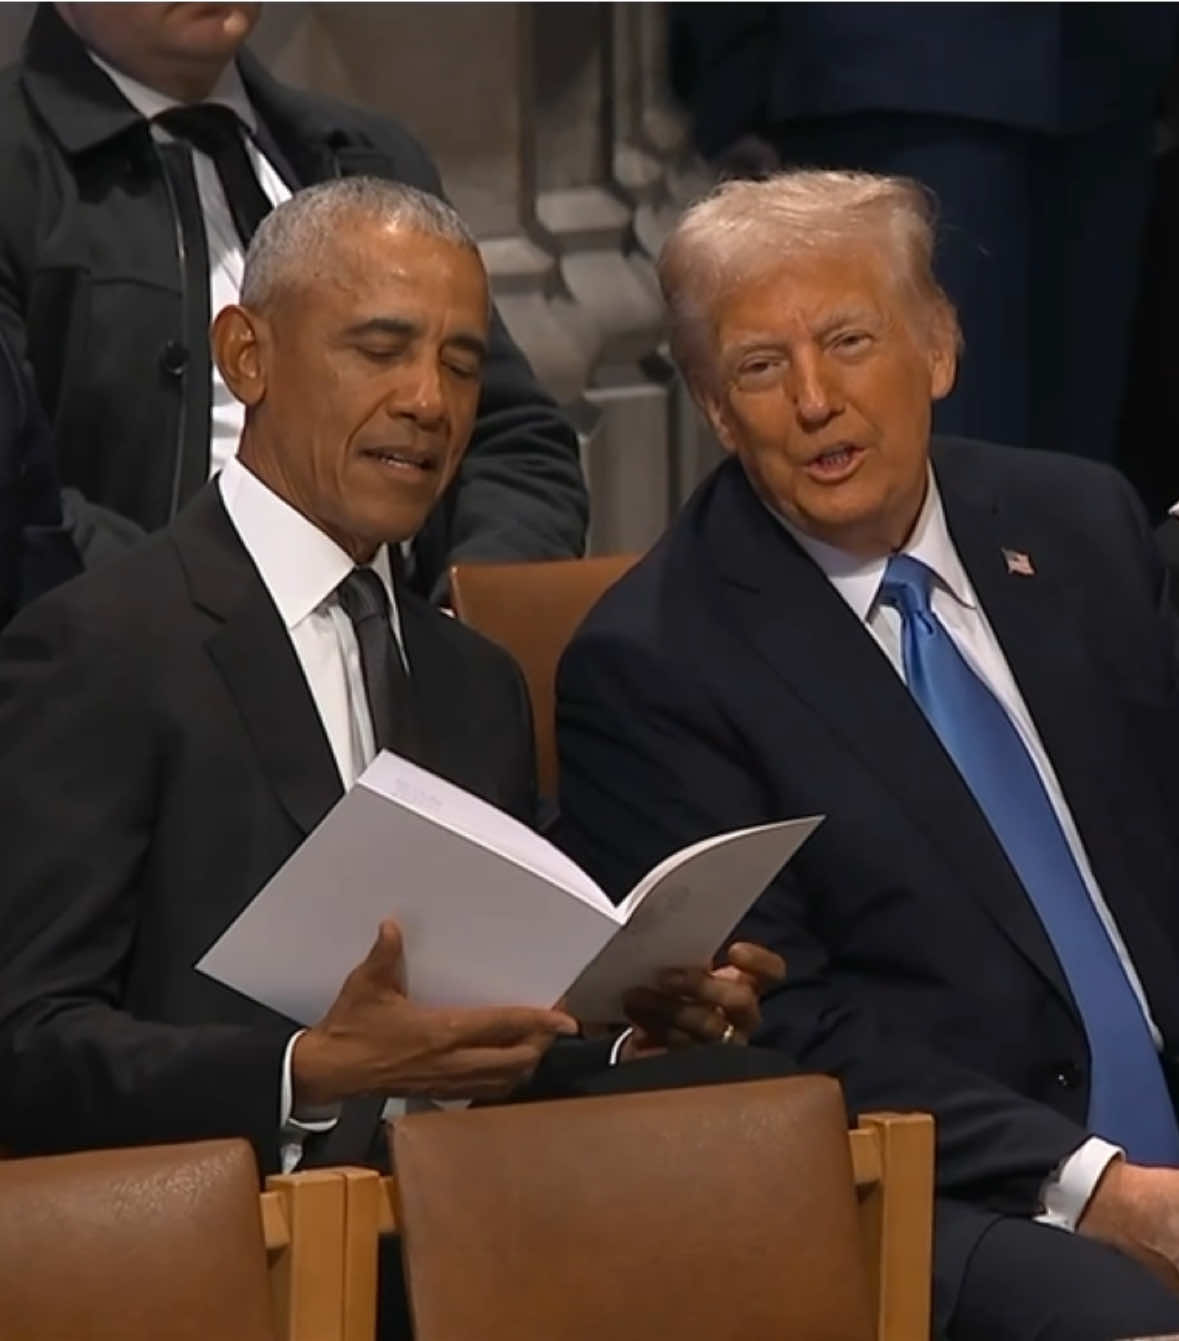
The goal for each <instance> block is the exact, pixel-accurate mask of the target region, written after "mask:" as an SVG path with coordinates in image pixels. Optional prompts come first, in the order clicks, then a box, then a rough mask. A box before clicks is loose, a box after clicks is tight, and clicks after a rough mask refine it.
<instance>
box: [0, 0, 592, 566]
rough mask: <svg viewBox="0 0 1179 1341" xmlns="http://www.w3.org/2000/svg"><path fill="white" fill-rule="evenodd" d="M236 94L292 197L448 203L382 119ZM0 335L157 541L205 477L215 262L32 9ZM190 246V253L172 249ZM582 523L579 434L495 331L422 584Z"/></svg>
mask: <svg viewBox="0 0 1179 1341" xmlns="http://www.w3.org/2000/svg"><path fill="white" fill-rule="evenodd" d="M239 68H240V72H241V75H242V79H243V81H244V82H245V86H246V89H247V91H248V93H249V96H250V101H251V103H252V104H253V106H254V108H255V110H256V112H257V113H258V117H259V140H260V142H261V144H262V147H263V148H264V150H265V151H266V154H267V156H268V158H270V160H271V161H272V162H273V164H274V166H275V167H276V168H277V169H278V171H279V172H280V173H281V174H282V175H283V176H284V177H285V178H286V179H287V183H288V185H289V186H290V187H291V188H292V190H293V189H297V188H298V187H299V186H306V185H310V184H311V183H313V182H320V181H326V180H329V179H331V178H334V177H343V176H351V175H357V174H367V175H370V176H377V177H386V178H390V179H393V180H396V181H403V182H407V183H409V184H410V185H413V186H417V187H420V188H422V189H423V190H426V191H431V192H434V193H436V194H441V192H442V187H441V183H440V181H439V178H438V172H437V169H436V168H435V166H434V164H433V163H432V162H431V160H430V158H429V156H428V155H427V154H426V152H425V151H424V149H423V148H422V147H421V145H419V144H418V143H417V141H416V140H414V139H413V137H412V136H410V135H409V134H408V132H407V131H406V130H405V129H404V128H403V127H401V126H399V125H397V124H396V123H395V122H392V121H390V120H388V119H387V118H384V117H380V116H377V115H375V114H373V113H370V112H366V111H364V110H362V109H360V108H353V107H348V106H346V105H344V104H342V103H339V102H336V101H334V100H333V99H330V98H324V97H319V96H316V95H313V94H309V93H302V92H299V91H296V90H295V89H292V88H289V87H287V86H285V85H283V84H280V83H278V82H277V81H275V80H273V79H271V78H270V77H269V76H268V75H267V74H266V73H265V71H264V70H263V69H262V68H261V66H260V65H259V64H258V63H257V62H256V61H255V60H253V59H252V58H251V57H250V55H249V53H248V52H243V53H242V55H241V57H240V59H239ZM0 183H2V185H0V192H2V193H3V196H2V208H0V329H3V330H4V331H5V332H6V333H7V334H8V335H9V338H10V340H11V341H12V342H13V346H14V348H15V349H16V351H17V352H18V354H19V355H20V356H22V357H27V358H28V360H29V362H30V363H31V364H32V366H33V368H34V371H35V373H36V377H37V385H38V388H39V390H40V394H41V399H42V401H43V403H44V405H45V406H46V408H47V410H48V411H49V414H50V417H51V419H52V422H53V433H54V447H55V450H56V454H57V461H58V465H59V468H60V470H61V474H62V478H63V480H64V482H65V483H66V484H67V485H71V486H73V487H76V488H77V489H79V490H80V491H81V492H82V493H83V494H84V495H85V496H86V497H87V498H88V499H90V500H92V501H93V502H96V503H100V504H103V505H104V506H106V507H110V508H113V509H114V510H115V511H117V512H119V513H121V514H122V515H123V516H125V517H129V518H131V519H133V520H134V521H136V522H137V523H138V524H139V525H140V526H142V527H145V528H147V529H149V530H152V529H155V528H156V527H159V526H162V525H164V524H165V523H166V522H167V521H168V520H169V519H170V518H171V517H172V516H174V515H175V513H176V511H177V508H178V507H179V506H180V505H181V504H182V503H183V502H184V501H185V500H186V499H188V498H189V497H191V496H192V495H193V494H194V493H195V492H196V491H197V490H198V489H199V488H200V486H201V485H202V484H203V483H204V481H205V480H206V479H207V477H208V438H209V403H210V361H209V347H208V336H207V331H208V326H209V320H210V312H209V291H208V258H207V251H206V246H205V239H204V231H203V225H202V223H201V216H200V207H199V201H198V200H197V197H196V194H195V191H196V187H195V181H194V179H193V176H192V170H191V163H190V161H189V156H188V153H187V151H186V150H185V149H184V148H183V147H182V146H175V145H174V146H160V145H157V144H155V143H154V141H153V140H152V138H151V134H150V131H149V128H148V125H147V123H146V122H145V121H144V120H143V118H142V117H141V116H140V115H139V114H138V112H136V111H135V109H134V108H132V107H131V106H130V104H129V103H127V102H126V101H125V100H124V98H123V97H122V95H121V94H120V93H119V92H118V90H117V89H116V88H115V86H114V84H113V83H112V82H111V81H110V80H109V79H108V78H107V76H106V75H105V74H104V73H103V72H102V71H101V70H99V69H98V67H97V66H96V65H95V64H94V63H93V62H92V61H91V60H90V58H89V56H88V55H87V53H86V50H85V48H84V47H83V45H82V43H81V42H80V41H79V40H78V39H77V37H75V36H74V34H73V33H72V32H71V31H70V30H69V28H67V27H66V25H65V24H64V22H63V21H62V20H61V19H60V17H59V16H58V15H57V13H56V12H55V11H54V9H53V7H52V6H51V5H41V6H40V7H39V8H38V10H37V13H36V16H35V18H34V20H33V25H32V28H31V29H30V32H29V36H28V40H27V43H26V49H25V53H24V57H23V60H22V61H21V63H20V64H19V65H16V66H14V67H11V68H10V69H8V70H5V71H3V72H0ZM181 243H183V246H181ZM587 513H588V502H587V498H586V491H585V484H584V481H583V479H582V476H581V468H580V465H579V462H578V452H577V441H576V436H575V434H574V432H573V429H572V427H571V426H570V425H569V423H568V422H567V421H566V419H565V418H564V417H563V416H562V415H561V414H560V413H559V411H558V410H557V409H556V407H555V406H554V404H553V402H552V401H551V399H550V398H549V397H548V396H547V395H546V394H545V393H544V392H543V391H542V390H541V388H540V387H539V386H538V385H537V383H536V380H535V378H534V377H533V375H532V371H531V369H530V368H529V366H528V362H527V360H526V359H525V358H524V356H523V355H522V354H521V353H520V351H519V349H518V348H517V347H516V346H515V344H514V343H513V342H512V340H511V337H510V336H509V335H508V333H507V331H506V329H505V327H504V325H503V323H502V321H501V320H500V319H499V317H498V315H493V319H492V330H491V340H490V348H489V356H488V359H487V363H486V367H485V373H484V382H483V390H482V395H481V398H480V402H479V412H478V418H477V422H476V426H475V431H474V435H473V437H472V440H471V445H470V448H469V449H468V452H467V455H466V457H465V459H464V462H463V465H462V467H461V468H460V471H459V474H458V476H457V477H456V480H455V483H454V485H453V486H452V487H451V489H450V490H449V492H448V493H447V495H446V497H445V499H444V500H443V502H442V503H441V504H440V506H439V507H438V508H436V509H435V511H434V513H433V514H432V516H431V518H430V520H429V521H428V522H427V524H426V526H425V527H424V528H423V530H422V532H421V534H420V535H419V536H418V538H417V540H416V541H415V547H414V553H415V557H416V567H415V571H414V576H413V581H414V584H415V586H416V587H417V589H418V590H420V591H423V592H430V591H437V589H438V587H439V584H440V583H441V582H443V581H444V574H445V569H446V565H447V562H448V561H451V560H454V559H462V558H480V559H514V558H545V557H560V556H565V555H570V554H579V553H580V552H581V550H582V547H583V543H584V539H585V525H586V517H587Z"/></svg>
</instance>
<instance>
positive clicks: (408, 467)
mask: <svg viewBox="0 0 1179 1341" xmlns="http://www.w3.org/2000/svg"><path fill="white" fill-rule="evenodd" d="M362 455H364V456H367V457H368V458H369V459H370V460H372V461H376V462H377V463H378V464H380V465H382V466H384V467H385V469H386V470H392V471H398V472H402V473H404V474H407V475H413V476H418V477H420V476H423V475H432V474H433V473H434V472H435V471H436V470H437V469H438V463H437V460H436V459H435V458H434V456H432V455H431V454H430V453H428V452H419V451H412V450H410V449H409V448H401V447H370V448H367V449H366V450H365V451H364V452H363V453H362Z"/></svg>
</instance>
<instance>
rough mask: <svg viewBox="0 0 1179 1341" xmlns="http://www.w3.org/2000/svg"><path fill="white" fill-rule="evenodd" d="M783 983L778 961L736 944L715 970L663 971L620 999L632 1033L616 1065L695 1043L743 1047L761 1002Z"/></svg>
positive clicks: (767, 952) (783, 968)
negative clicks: (650, 982) (648, 984)
mask: <svg viewBox="0 0 1179 1341" xmlns="http://www.w3.org/2000/svg"><path fill="white" fill-rule="evenodd" d="M785 977H786V964H785V961H784V960H783V959H782V957H781V955H776V954H774V952H773V951H772V950H767V949H765V948H764V947H763V946H760V945H751V944H749V943H748V942H745V941H738V942H737V943H736V944H735V945H731V946H730V947H729V950H728V957H727V960H726V962H725V963H724V964H723V965H722V966H721V967H720V968H716V969H705V968H681V969H667V970H666V971H665V972H663V973H662V974H660V975H659V978H658V980H657V982H656V985H655V986H654V987H636V988H634V989H633V990H632V991H630V992H628V993H627V995H626V999H625V1005H626V1013H627V1017H628V1018H629V1019H630V1021H631V1024H632V1025H633V1026H634V1031H633V1033H632V1034H631V1035H630V1037H629V1038H628V1039H627V1040H626V1042H625V1044H623V1047H622V1052H621V1053H620V1055H619V1060H620V1061H630V1060H631V1059H632V1058H636V1057H643V1056H649V1055H650V1054H651V1053H653V1052H659V1051H661V1050H663V1049H664V1048H677V1047H687V1046H690V1045H691V1044H694V1043H721V1042H725V1043H741V1044H743V1043H748V1042H749V1039H750V1036H751V1035H752V1034H753V1033H754V1032H755V1030H756V1029H757V1027H758V1025H759V1024H760V1023H761V1005H760V999H761V996H762V994H763V993H764V992H766V991H768V990H769V989H770V988H771V987H774V986H776V985H777V984H778V983H780V982H782V981H783V979H784V978H785Z"/></svg>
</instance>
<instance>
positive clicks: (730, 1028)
mask: <svg viewBox="0 0 1179 1341" xmlns="http://www.w3.org/2000/svg"><path fill="white" fill-rule="evenodd" d="M736 1032H737V1029H736V1026H735V1025H734V1024H733V1023H732V1022H731V1021H730V1022H729V1023H728V1024H726V1025H725V1032H724V1033H723V1034H721V1036H720V1041H721V1042H722V1043H731V1042H732V1041H733V1035H734V1034H735V1033H736Z"/></svg>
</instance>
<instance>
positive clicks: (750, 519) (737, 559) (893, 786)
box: [706, 467, 1068, 999]
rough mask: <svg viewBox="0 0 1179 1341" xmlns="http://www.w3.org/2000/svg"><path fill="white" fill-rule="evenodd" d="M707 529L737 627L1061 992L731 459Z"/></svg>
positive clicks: (977, 844)
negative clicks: (731, 463) (874, 779)
mask: <svg viewBox="0 0 1179 1341" xmlns="http://www.w3.org/2000/svg"><path fill="white" fill-rule="evenodd" d="M708 530H709V534H708V535H707V536H706V548H707V550H708V551H709V553H710V554H711V556H712V558H713V561H714V562H715V563H716V566H717V568H718V569H719V570H720V573H721V576H722V578H723V580H724V581H725V582H726V584H727V588H728V589H727V590H726V592H725V595H724V601H723V608H724V610H725V611H726V612H727V614H728V615H729V617H730V619H731V622H732V623H733V624H734V626H735V628H736V631H737V632H738V635H739V636H740V637H742V638H743V639H744V640H745V641H747V642H748V643H749V644H751V645H752V647H753V648H754V649H755V651H756V652H757V654H758V656H759V657H760V659H761V660H762V661H763V662H764V663H765V664H766V666H767V667H768V668H769V669H770V671H771V672H772V673H773V674H774V675H776V676H777V677H779V678H780V679H781V680H783V681H784V682H785V683H786V684H787V686H788V687H789V688H790V690H791V692H792V693H793V694H794V695H795V696H796V697H797V698H799V699H800V700H802V701H803V702H805V703H806V704H807V705H808V707H809V708H810V709H811V710H812V711H813V712H814V713H815V714H816V715H817V716H819V717H820V718H821V719H822V720H823V721H824V722H825V723H826V725H827V726H828V728H829V729H830V730H831V732H832V733H833V734H834V735H835V736H837V737H838V738H839V739H841V741H842V742H843V744H844V746H845V747H846V749H847V751H848V753H849V754H851V755H852V756H854V757H855V759H856V761H857V763H858V764H859V765H860V766H861V767H863V768H865V769H867V770H868V771H869V772H871V773H874V774H875V775H876V776H877V778H878V779H879V780H880V782H881V784H882V785H883V787H884V788H885V789H886V790H887V791H888V792H889V794H890V795H892V796H894V797H895V798H896V799H897V802H898V804H899V805H900V806H901V807H902V808H903V809H904V810H905V812H906V814H907V815H908V818H909V820H910V822H911V823H912V824H913V826H914V827H915V828H916V829H917V830H918V831H920V832H921V833H923V834H924V835H925V837H926V838H927V839H928V840H929V842H930V843H931V845H932V846H933V847H934V848H935V849H936V850H937V851H938V852H939V853H940V855H941V856H942V858H943V859H944V861H945V862H946V864H947V865H948V867H949V868H950V869H951V870H953V871H954V872H956V874H957V876H958V878H959V881H960V883H961V886H962V888H963V889H965V890H967V891H969V892H970V894H971V895H972V896H973V897H975V898H977V899H978V900H979V901H980V902H981V903H982V904H983V905H984V906H985V907H986V909H987V910H988V912H989V913H990V914H991V916H992V917H993V919H994V921H995V923H996V924H997V926H998V927H999V929H1000V930H1001V931H1002V933H1003V934H1004V935H1005V936H1006V937H1007V938H1008V939H1009V940H1010V941H1011V942H1012V943H1013V944H1014V945H1015V947H1016V948H1017V949H1018V950H1019V951H1020V953H1021V954H1023V955H1024V956H1025V957H1026V958H1027V959H1028V960H1029V961H1030V962H1031V963H1032V964H1033V965H1034V966H1035V968H1036V969H1037V970H1038V971H1039V972H1040V973H1041V974H1042V975H1043V976H1044V977H1045V978H1046V979H1047V980H1048V981H1049V982H1051V983H1052V984H1053V986H1054V987H1055V988H1056V989H1057V991H1059V992H1060V993H1061V994H1062V995H1064V996H1065V997H1066V999H1067V997H1068V991H1067V988H1066V986H1065V983H1064V979H1063V975H1062V974H1061V971H1060V966H1059V964H1058V963H1057V960H1056V956H1055V953H1054V951H1053V949H1052V946H1051V944H1050V942H1049V941H1048V938H1047V936H1046V935H1045V933H1044V929H1043V927H1042V926H1041V924H1040V921H1039V918H1038V917H1037V916H1036V914H1035V911H1034V909H1033V908H1032V906H1031V903H1030V902H1029V900H1028V898H1027V896H1026V894H1025V893H1024V891H1023V888H1022V886H1021V885H1020V883H1019V881H1018V879H1017V877H1016V876H1015V873H1014V871H1013V870H1012V869H1011V866H1010V864H1009V863H1008V861H1007V859H1006V856H1005V854H1004V853H1003V850H1002V848H1001V847H1000V846H999V843H998V841H997V840H996V838H995V836H994V834H993V833H992V831H991V829H990V826H989V825H988V824H987V822H986V820H985V818H984V817H983V815H982V813H981V812H980V810H979V809H978V806H977V804H976V803H975V801H974V798H973V796H972V795H971V794H970V792H969V790H968V789H967V787H966V784H965V783H964V782H963V780H962V778H961V775H960V774H959V773H958V771H957V769H956V768H955V767H954V765H953V763H952V762H951V761H950V759H949V757H948V755H947V754H946V753H945V751H944V750H943V749H942V746H941V743H940V742H939V741H938V739H937V737H936V735H935V734H934V732H933V731H932V730H931V729H930V727H929V725H928V723H927V722H926V720H925V718H924V716H923V715H922V713H921V710H920V709H919V708H918V707H917V705H916V703H915V702H914V701H913V699H912V697H911V696H910V694H909V692H908V690H907V689H906V688H905V685H904V683H903V682H902V680H901V679H900V677H899V676H898V675H897V673H896V671H895V670H894V669H893V667H892V666H891V664H890V663H889V661H888V658H887V657H886V656H885V654H884V652H883V651H882V650H881V649H880V648H879V647H878V645H877V644H876V642H875V640H874V639H873V638H872V636H871V634H870V633H869V632H868V631H867V630H866V629H865V628H864V627H863V625H862V624H861V623H860V621H859V619H857V617H856V616H855V614H854V613H853V612H852V610H851V609H850V608H849V607H848V605H847V604H846V602H844V601H843V600H842V599H841V598H840V597H839V595H838V594H837V593H836V592H835V591H833V590H832V588H831V585H830V583H829V581H828V580H827V578H826V577H825V575H824V574H823V573H822V571H821V570H820V569H819V568H818V566H817V565H816V564H814V563H813V562H812V561H811V559H810V558H809V557H808V556H807V555H806V554H804V553H803V551H802V550H801V549H799V547H798V546H797V545H796V544H795V543H794V541H793V540H792V539H791V537H790V536H789V535H788V533H787V532H786V531H785V530H783V528H782V527H781V526H780V525H779V524H778V523H777V522H776V521H775V520H774V519H773V518H772V517H771V516H770V515H769V513H768V512H767V511H766V509H765V508H764V507H763V506H762V504H761V502H760V501H759V500H758V499H757V497H756V496H755V495H754V493H753V491H752V490H751V489H750V487H749V485H748V484H747V483H746V481H745V478H744V475H743V474H742V473H741V472H740V470H739V469H737V468H735V467H725V468H724V469H723V470H722V472H721V474H720V476H718V479H717V491H716V496H715V500H714V506H713V508H712V509H711V512H710V515H709V517H708ZM999 557H1000V561H1001V558H1002V556H1001V555H1000V556H999Z"/></svg>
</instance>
